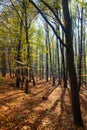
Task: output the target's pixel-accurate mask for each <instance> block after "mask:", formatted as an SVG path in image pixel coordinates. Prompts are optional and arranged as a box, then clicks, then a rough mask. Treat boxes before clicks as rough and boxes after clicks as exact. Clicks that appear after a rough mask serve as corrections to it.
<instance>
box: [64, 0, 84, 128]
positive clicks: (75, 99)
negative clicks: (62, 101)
mask: <svg viewBox="0 0 87 130" xmlns="http://www.w3.org/2000/svg"><path fill="white" fill-rule="evenodd" d="M62 8H63V14H64V21H65V38H66V45H67V50H66V54H67V55H66V57H67V65H68V71H69V76H70V87H71V101H72V110H73V118H74V123H75V124H76V125H78V126H83V121H82V116H81V110H80V100H79V91H78V84H77V76H76V70H75V65H74V52H73V41H72V34H71V32H72V28H71V20H70V14H69V7H68V0H62Z"/></svg>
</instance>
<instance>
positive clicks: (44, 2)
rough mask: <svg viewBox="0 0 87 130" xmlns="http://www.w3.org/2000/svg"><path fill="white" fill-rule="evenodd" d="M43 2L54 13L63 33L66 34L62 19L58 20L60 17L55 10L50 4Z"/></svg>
mask: <svg viewBox="0 0 87 130" xmlns="http://www.w3.org/2000/svg"><path fill="white" fill-rule="evenodd" d="M41 2H42V3H43V4H44V5H45V6H46V7H47V8H48V9H49V10H50V11H51V12H52V13H53V15H54V16H55V18H56V19H57V21H58V22H59V24H60V25H61V27H62V29H63V31H64V32H65V28H64V26H63V24H62V23H61V21H60V19H59V18H58V15H57V14H56V13H55V12H54V10H53V8H52V7H51V6H50V5H49V4H47V3H46V2H45V1H43V0H41Z"/></svg>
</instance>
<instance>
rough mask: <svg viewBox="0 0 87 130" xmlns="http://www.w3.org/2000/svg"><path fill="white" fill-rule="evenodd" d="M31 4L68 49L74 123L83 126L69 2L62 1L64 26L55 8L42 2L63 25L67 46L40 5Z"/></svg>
mask: <svg viewBox="0 0 87 130" xmlns="http://www.w3.org/2000/svg"><path fill="white" fill-rule="evenodd" d="M29 2H31V3H32V4H33V5H34V7H35V8H36V9H37V10H38V11H39V13H40V14H41V15H42V17H43V18H44V19H45V21H46V22H47V23H48V24H49V26H50V27H51V28H52V30H53V31H54V33H55V35H56V36H57V38H58V39H59V41H60V44H62V45H64V46H65V47H66V58H67V66H68V71H69V77H70V87H71V101H72V110H73V118H74V123H75V124H76V125H78V126H83V121H82V116H81V110H80V100H79V91H78V83H77V76H76V70H75V64H74V51H73V39H72V26H71V18H70V13H69V5H68V4H69V3H68V0H62V9H63V15H64V22H65V24H64V26H63V24H62V23H61V21H60V19H59V18H58V16H57V15H56V13H55V10H54V8H53V7H52V6H50V5H49V4H48V3H47V2H45V1H43V0H41V2H42V3H43V4H44V5H45V6H46V7H47V8H48V9H49V10H50V11H51V12H52V13H53V15H54V17H56V19H57V22H58V23H59V24H60V25H61V27H62V29H63V31H64V33H65V38H66V44H64V42H63V41H62V40H61V38H60V36H59V35H58V33H57V32H56V30H55V28H54V27H53V26H52V24H51V23H50V22H49V21H48V19H47V18H46V16H45V15H44V13H43V12H42V10H40V8H39V7H38V5H37V4H36V3H35V2H34V1H32V0H29Z"/></svg>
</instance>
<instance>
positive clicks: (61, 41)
mask: <svg viewBox="0 0 87 130" xmlns="http://www.w3.org/2000/svg"><path fill="white" fill-rule="evenodd" d="M29 2H30V3H31V4H32V5H33V6H34V7H35V8H36V9H37V10H38V12H39V13H40V14H41V16H42V17H43V18H44V20H45V21H46V22H47V23H48V25H49V26H50V27H51V29H52V30H53V32H54V33H55V35H56V36H57V38H58V39H59V41H60V44H62V45H63V46H64V47H66V44H64V42H63V40H62V39H61V38H60V36H59V35H58V34H57V32H56V30H55V28H54V27H53V26H52V24H51V23H50V22H49V21H48V19H47V18H46V16H45V15H44V13H43V12H42V11H41V10H40V9H39V8H38V7H37V5H36V4H35V3H34V2H33V1H32V0H29Z"/></svg>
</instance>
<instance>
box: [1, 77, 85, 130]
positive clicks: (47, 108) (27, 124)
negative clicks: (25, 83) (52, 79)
mask: <svg viewBox="0 0 87 130" xmlns="http://www.w3.org/2000/svg"><path fill="white" fill-rule="evenodd" d="M14 84H15V80H14V79H10V77H9V76H8V75H7V76H6V77H5V79H4V82H2V83H0V130H87V89H86V88H85V86H83V87H82V88H81V92H80V100H81V110H82V117H83V121H84V125H85V128H83V129H82V128H77V127H75V126H74V124H73V116H72V109H71V101H70V89H69V88H67V89H66V90H63V89H62V88H61V87H60V86H57V87H54V86H52V84H51V83H49V82H48V83H47V82H45V81H43V82H41V81H39V82H38V84H37V85H36V86H32V85H31V84H30V88H29V94H25V93H24V92H23V90H19V89H17V88H16V87H14ZM44 97H47V99H45V98H44Z"/></svg>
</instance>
